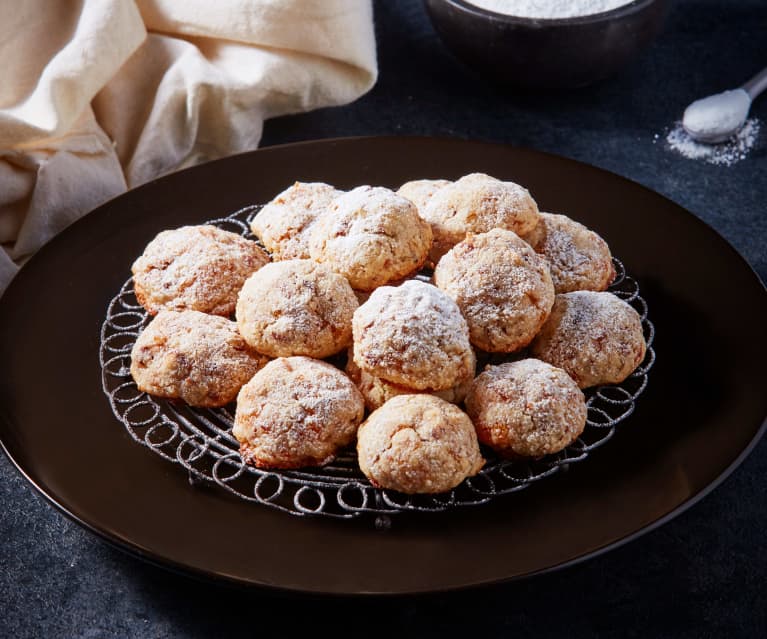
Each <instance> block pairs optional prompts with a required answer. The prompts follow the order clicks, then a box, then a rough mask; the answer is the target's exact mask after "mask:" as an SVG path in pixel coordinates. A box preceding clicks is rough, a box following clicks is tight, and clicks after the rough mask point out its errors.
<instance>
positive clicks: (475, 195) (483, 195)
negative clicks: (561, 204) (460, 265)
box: [421, 173, 539, 263]
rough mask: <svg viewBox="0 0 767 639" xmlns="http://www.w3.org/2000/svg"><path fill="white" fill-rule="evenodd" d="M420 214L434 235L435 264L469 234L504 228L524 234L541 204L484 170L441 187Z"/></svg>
mask: <svg viewBox="0 0 767 639" xmlns="http://www.w3.org/2000/svg"><path fill="white" fill-rule="evenodd" d="M421 216H422V217H423V218H424V219H425V220H426V221H427V222H428V223H429V224H430V225H431V229H432V233H433V235H434V244H433V247H432V251H431V254H430V257H431V259H432V261H433V262H435V263H436V262H437V261H438V260H439V258H440V257H441V256H442V255H444V254H445V253H446V252H447V251H448V250H450V248H452V247H453V246H454V245H456V244H457V243H458V242H460V241H461V240H463V239H464V238H465V237H466V235H467V234H468V233H485V232H487V231H490V230H491V229H494V228H502V229H507V230H509V231H514V232H515V233H517V234H518V235H523V234H525V233H528V232H530V231H532V230H533V228H534V227H535V226H536V224H537V223H538V219H539V216H538V205H537V204H536V203H535V200H534V199H533V198H532V196H531V195H530V193H529V192H528V190H527V189H525V188H524V187H522V186H520V185H519V184H515V183H514V182H503V181H501V180H498V179H496V178H494V177H491V176H489V175H485V174H484V173H471V174H469V175H465V176H463V177H462V178H461V179H459V180H456V181H455V182H453V183H452V184H448V185H447V186H445V187H443V188H441V189H439V190H438V191H437V192H436V193H434V195H433V196H432V197H431V198H429V201H428V203H427V204H426V206H425V207H424V208H423V210H422V211H421Z"/></svg>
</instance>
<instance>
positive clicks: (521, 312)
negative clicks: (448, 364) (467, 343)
mask: <svg viewBox="0 0 767 639" xmlns="http://www.w3.org/2000/svg"><path fill="white" fill-rule="evenodd" d="M434 281H435V283H436V284H437V286H438V287H439V288H440V289H442V290H443V291H445V293H447V294H448V295H449V296H450V297H451V298H452V299H453V300H455V302H456V303H457V304H458V307H459V308H460V309H461V312H462V313H463V316H464V317H465V318H466V321H467V323H468V325H469V331H470V336H471V343H472V344H474V346H476V347H477V348H481V349H482V350H484V351H488V352H493V353H513V352H515V351H517V350H519V349H521V348H523V347H525V346H527V344H529V343H530V341H531V340H532V339H533V337H535V335H536V333H537V332H538V331H539V329H540V328H541V326H542V325H543V323H544V322H545V321H546V318H547V317H548V316H549V312H550V311H551V307H552V305H553V303H554V285H553V283H552V281H551V275H550V274H549V269H548V266H547V265H546V262H545V260H544V259H543V258H542V257H540V256H539V255H537V254H536V253H535V251H533V249H532V248H531V247H530V245H529V244H527V243H526V242H524V241H523V240H522V239H520V238H519V236H517V235H516V234H515V233H513V232H512V231H506V230H504V229H493V230H492V231H490V232H488V233H482V234H480V235H469V236H468V237H467V238H466V239H465V240H463V241H462V242H459V243H458V244H456V245H455V246H454V247H453V248H452V249H451V250H450V251H449V252H448V253H447V254H445V256H444V257H443V258H442V260H440V262H439V264H437V268H436V269H434Z"/></svg>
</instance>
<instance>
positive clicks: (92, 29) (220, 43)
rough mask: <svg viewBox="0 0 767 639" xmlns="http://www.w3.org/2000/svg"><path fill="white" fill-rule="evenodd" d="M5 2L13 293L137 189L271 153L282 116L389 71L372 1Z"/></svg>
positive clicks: (3, 235) (0, 273) (2, 106)
mask: <svg viewBox="0 0 767 639" xmlns="http://www.w3.org/2000/svg"><path fill="white" fill-rule="evenodd" d="M10 5H11V3H6V4H5V5H2V6H0V55H2V57H3V60H4V61H6V60H7V61H8V62H9V64H7V65H6V67H4V68H3V69H2V70H0V242H2V245H3V248H4V251H2V252H1V253H2V254H0V291H2V290H3V289H4V287H5V285H6V284H7V283H8V281H9V280H10V275H9V274H12V273H13V272H14V271H15V270H16V269H17V268H18V265H19V264H20V263H21V262H23V260H24V259H26V258H27V257H28V256H29V255H31V254H32V253H34V251H36V250H37V249H39V247H40V246H42V244H43V243H44V242H46V241H48V240H49V239H50V238H51V237H53V235H55V234H56V233H58V232H59V231H61V230H62V229H63V228H64V227H65V226H67V225H68V224H70V223H71V222H72V221H74V220H75V219H77V218H78V217H80V216H82V215H84V214H85V213H87V212H88V211H90V210H92V209H93V208H94V207H95V206H98V205H99V204H100V203H102V202H104V201H105V200H107V199H109V198H111V197H113V196H115V195H117V194H119V193H121V192H122V191H124V190H125V189H126V188H130V187H133V186H136V185H139V184H141V183H143V182H146V181H148V180H151V179H154V178H156V177H158V176H160V175H163V174H166V173H169V172H171V171H175V170H178V169H179V168H183V167H186V166H191V165H193V164H197V163H199V162H202V161H206V160H210V159H215V158H219V157H223V156H225V155H230V154H232V153H239V152H243V151H247V150H251V149H254V148H256V147H257V145H258V143H259V141H260V139H261V132H262V128H263V120H264V119H265V118H268V117H274V116H277V115H284V114H288V113H296V112H300V111H306V110H310V109H314V108H318V107H324V106H335V105H341V104H345V103H348V102H350V101H352V100H354V99H356V98H358V97H359V96H360V95H362V94H364V93H365V92H366V91H368V90H369V89H370V88H371V87H372V86H373V84H374V83H375V81H376V76H377V67H376V52H375V39H374V32H373V15H372V6H371V2H370V0H221V1H219V2H215V3H212V2H209V1H207V0H80V1H78V2H68V3H50V2H47V0H25V2H23V3H14V6H13V7H11V6H10Z"/></svg>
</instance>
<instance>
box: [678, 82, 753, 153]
mask: <svg viewBox="0 0 767 639" xmlns="http://www.w3.org/2000/svg"><path fill="white" fill-rule="evenodd" d="M765 89H767V69H763V70H762V71H760V72H759V73H757V74H756V75H755V76H754V77H753V78H751V79H750V80H749V81H748V82H746V83H745V84H744V85H743V86H742V87H740V88H738V89H733V90H731V91H724V92H723V93H717V94H716V95H710V96H708V97H707V98H703V99H702V100H696V101H695V102H693V103H692V104H691V105H690V106H688V107H687V108H686V109H685V111H684V117H683V118H682V126H683V127H684V129H685V131H687V133H689V134H690V137H691V138H693V139H694V140H697V141H698V142H705V143H707V144H716V143H718V142H724V141H725V140H727V139H729V138H731V137H732V136H733V135H735V134H736V133H737V132H738V130H739V129H740V127H742V126H743V123H744V122H745V121H746V118H747V117H748V111H749V109H750V108H751V102H752V100H754V99H756V96H758V95H759V94H760V93H761V92H762V91H764V90H765Z"/></svg>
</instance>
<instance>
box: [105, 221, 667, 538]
mask: <svg viewBox="0 0 767 639" xmlns="http://www.w3.org/2000/svg"><path fill="white" fill-rule="evenodd" d="M259 209H260V207H257V206H256V207H247V208H245V209H242V210H240V211H237V212H236V213H233V214H232V215H230V216H228V217H224V218H220V219H216V220H211V221H210V222H208V223H209V224H214V225H215V226H218V227H219V228H222V229H224V230H227V231H232V232H236V233H239V234H241V235H243V236H246V237H249V238H251V239H252V235H251V234H250V229H249V222H250V220H251V219H252V218H253V216H254V215H255V214H256V213H257V212H258V210H259ZM614 263H615V268H616V272H617V277H616V278H615V281H614V282H613V283H612V285H611V286H610V289H609V290H610V292H612V293H613V294H615V295H617V296H618V297H620V298H621V299H623V300H625V301H626V302H627V303H629V304H630V305H631V306H632V307H634V308H635V309H636V310H637V312H638V313H639V315H640V317H641V319H642V327H643V330H644V335H645V340H646V342H647V354H646V356H645V359H644V361H643V362H642V364H641V365H640V366H639V368H637V370H635V371H634V372H633V373H632V375H631V376H630V377H628V378H627V379H626V380H624V381H623V382H622V383H620V384H614V385H605V386H600V387H597V388H593V389H587V390H586V391H585V393H586V398H587V407H588V417H587V423H586V427H585V429H584V431H583V433H582V435H581V436H580V437H579V438H578V439H577V440H576V441H575V442H574V443H573V444H572V445H570V446H568V447H567V448H566V449H564V450H563V451H561V452H559V453H557V454H555V455H550V456H547V457H544V458H541V459H538V460H530V461H518V460H514V461H510V460H505V459H501V458H500V457H498V456H497V455H495V454H493V452H492V451H490V450H483V451H482V452H483V455H484V457H485V459H486V460H487V463H486V464H485V466H484V467H483V469H482V470H481V471H480V472H479V474H477V475H475V476H474V477H470V478H468V479H466V480H465V481H464V482H463V483H462V484H460V485H459V486H458V487H456V488H455V489H453V490H451V491H450V492H447V493H443V494H439V495H403V494H401V493H397V492H394V491H389V490H380V489H377V488H374V487H373V486H372V485H371V484H370V483H369V482H368V480H367V479H366V478H365V476H364V475H363V474H362V472H361V471H360V470H359V467H358V465H357V459H356V454H355V453H354V451H353V450H348V451H345V452H343V453H342V454H340V455H339V456H338V457H337V458H336V459H335V460H334V461H333V462H332V463H330V464H328V465H326V466H323V467H322V468H309V469H302V470H285V471H274V470H262V469H258V468H254V467H252V466H249V465H247V464H245V463H244V462H243V460H242V458H241V457H240V454H239V444H238V442H237V440H236V439H235V438H234V436H233V435H232V432H231V431H232V425H233V422H234V414H233V410H234V408H233V407H231V406H228V407H224V408H215V409H205V408H192V407H190V406H187V405H185V404H182V403H179V402H174V401H170V400H165V399H160V398H155V397H152V396H150V395H148V394H146V393H144V392H142V391H140V390H139V389H138V388H137V386H136V384H135V383H134V381H133V379H132V377H131V375H130V352H131V349H132V347H133V344H134V343H135V341H136V338H137V337H138V335H139V333H140V332H141V331H142V330H143V329H144V327H146V325H147V324H148V323H149V321H150V319H151V317H149V316H148V314H147V313H146V311H145V310H144V309H143V308H142V306H141V305H140V304H139V303H138V302H137V300H136V297H135V295H134V292H133V282H132V280H131V279H129V280H128V281H126V282H125V283H124V284H123V286H122V287H121V289H120V291H119V292H118V293H117V295H115V297H114V298H113V299H112V300H111V302H110V303H109V307H108V308H107V313H106V318H105V320H104V323H103V325H102V328H101V347H100V359H101V370H102V383H103V389H104V393H105V394H106V396H107V398H108V399H109V402H110V404H111V407H112V411H113V412H114V414H115V416H116V417H117V419H118V420H119V421H120V422H121V423H122V424H123V426H124V427H125V429H126V430H127V432H128V433H129V434H130V436H131V437H132V438H133V439H134V440H135V441H137V442H138V443H140V444H142V445H144V446H146V447H147V448H148V449H149V450H151V451H152V452H153V453H155V454H157V455H160V456H161V457H163V458H165V459H166V460H167V461H168V462H170V463H173V464H177V465H179V466H181V467H183V468H184V469H186V472H187V473H188V476H189V480H190V483H191V484H192V485H196V486H199V485H214V486H218V487H220V488H221V489H224V490H226V491H228V492H229V493H231V494H234V495H236V496H237V497H239V498H241V499H244V500H245V501H249V502H253V503H255V504H260V505H265V506H269V507H271V508H277V509H279V510H282V511H285V512H288V513H290V514H292V515H297V516H327V517H334V518H342V519H344V518H353V517H359V516H362V515H370V516H375V525H376V526H377V527H379V528H385V527H388V526H389V525H390V523H391V519H390V517H389V516H390V515H392V514H394V513H402V512H440V511H445V510H449V509H453V508H456V507H460V506H476V505H480V504H485V503H487V502H489V501H490V500H492V499H497V498H499V497H501V496H504V495H508V494H510V493H515V492H518V491H520V490H524V489H525V488H528V487H529V486H531V485H533V484H534V483H535V482H537V481H540V480H542V479H545V478H546V477H550V476H552V475H554V474H555V473H557V472H560V471H561V470H563V469H566V468H567V467H569V466H570V464H573V463H576V462H581V461H583V460H585V459H586V458H587V457H588V456H589V454H590V453H591V452H592V451H594V450H595V449H597V448H599V447H600V446H603V445H604V444H605V443H607V442H608V441H609V440H610V439H611V438H612V437H613V436H614V435H615V432H616V426H617V425H618V424H619V423H620V422H622V421H623V420H625V419H626V418H627V417H628V416H629V415H631V413H632V412H633V411H634V408H635V402H636V400H637V398H638V397H639V396H640V395H641V394H642V392H643V391H644V390H645V388H646V386H647V379H648V373H649V371H650V369H651V367H652V365H653V363H654V362H655V351H654V349H653V346H652V345H653V340H654V336H655V331H654V327H653V324H652V323H651V322H650V320H649V319H648V309H647V303H646V302H645V301H644V299H643V298H642V297H641V295H640V292H639V285H638V283H637V281H636V280H635V279H634V278H632V277H631V276H630V275H628V274H627V273H626V270H625V268H624V267H623V264H622V263H621V262H620V261H619V260H614ZM424 279H428V276H424Z"/></svg>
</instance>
